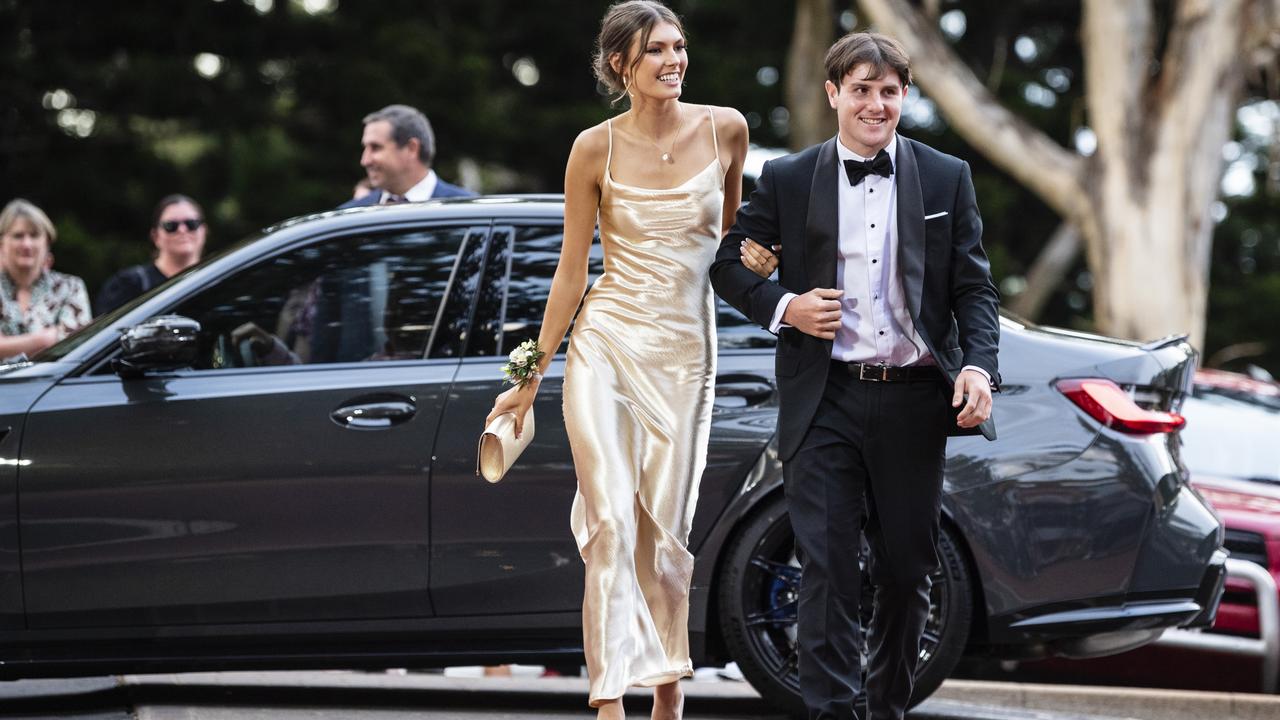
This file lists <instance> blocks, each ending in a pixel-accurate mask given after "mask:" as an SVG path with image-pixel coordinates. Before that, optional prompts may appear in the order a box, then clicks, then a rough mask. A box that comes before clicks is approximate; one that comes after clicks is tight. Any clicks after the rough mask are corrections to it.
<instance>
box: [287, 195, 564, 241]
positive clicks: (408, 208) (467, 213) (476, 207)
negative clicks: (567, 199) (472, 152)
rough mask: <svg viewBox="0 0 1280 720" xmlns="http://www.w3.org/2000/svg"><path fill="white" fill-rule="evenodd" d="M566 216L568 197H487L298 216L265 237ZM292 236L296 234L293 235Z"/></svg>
mask: <svg viewBox="0 0 1280 720" xmlns="http://www.w3.org/2000/svg"><path fill="white" fill-rule="evenodd" d="M563 214H564V196H563V195H557V194H540V195H483V196H480V197H469V198H447V199H439V200H427V201H425V202H416V203H415V202H409V203H398V204H395V205H366V206H363V207H353V208H342V209H335V210H326V211H324V212H318V213H310V214H307V215H298V216H296V217H291V218H289V219H287V220H282V221H280V222H278V223H275V224H274V225H270V226H268V227H266V228H263V230H262V234H263V235H264V236H265V235H275V234H278V233H281V232H284V231H288V230H295V229H304V231H305V232H306V233H307V234H311V233H312V232H314V231H316V230H319V229H321V226H323V229H325V230H329V229H333V230H339V229H345V228H351V227H359V226H361V225H368V224H374V223H377V224H383V223H398V222H401V221H417V220H428V219H429V220H445V221H448V220H454V219H456V220H467V219H470V218H475V217H477V216H483V217H485V218H494V219H501V218H512V219H516V218H531V217H533V218H542V217H546V218H560V217H562V216H563ZM290 234H292V233H290Z"/></svg>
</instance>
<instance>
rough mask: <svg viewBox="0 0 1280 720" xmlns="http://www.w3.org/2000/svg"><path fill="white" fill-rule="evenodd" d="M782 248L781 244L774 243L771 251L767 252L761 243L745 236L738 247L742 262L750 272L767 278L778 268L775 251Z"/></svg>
mask: <svg viewBox="0 0 1280 720" xmlns="http://www.w3.org/2000/svg"><path fill="white" fill-rule="evenodd" d="M781 249H782V246H781V245H774V246H773V252H769V251H768V250H766V249H765V247H764V246H763V245H761V244H760V243H758V242H756V241H755V240H752V239H751V238H747V239H746V240H743V241H742V245H741V247H740V250H741V255H742V264H743V265H746V266H747V269H748V270H750V271H751V272H753V273H755V274H757V275H759V276H760V277H762V278H767V277H769V276H770V275H772V274H773V271H774V270H777V269H778V255H777V252H778V251H779V250H781Z"/></svg>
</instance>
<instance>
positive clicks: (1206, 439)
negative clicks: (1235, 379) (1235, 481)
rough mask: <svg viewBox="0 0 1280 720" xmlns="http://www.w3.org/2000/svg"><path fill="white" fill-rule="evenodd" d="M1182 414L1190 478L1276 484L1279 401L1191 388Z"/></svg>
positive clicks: (1279, 461)
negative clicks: (1276, 439)
mask: <svg viewBox="0 0 1280 720" xmlns="http://www.w3.org/2000/svg"><path fill="white" fill-rule="evenodd" d="M1182 414H1183V415H1184V416H1185V417H1186V418H1187V425H1186V427H1184V428H1183V429H1182V432H1181V435H1182V441H1183V446H1184V450H1183V455H1182V457H1183V460H1184V461H1185V462H1186V464H1187V467H1188V468H1189V469H1190V470H1191V472H1192V473H1193V474H1197V475H1214V476H1217V477H1228V478H1240V479H1246V480H1260V481H1264V482H1271V483H1277V484H1280V444H1277V443H1276V442H1275V438H1276V437H1280V398H1277V397H1273V396H1267V395H1258V394H1255V393H1248V392H1239V391H1233V390H1230V389H1225V388H1216V387H1206V386H1204V385H1196V386H1195V389H1194V391H1193V393H1192V396H1191V397H1189V398H1187V401H1186V403H1185V404H1184V405H1183V408H1182Z"/></svg>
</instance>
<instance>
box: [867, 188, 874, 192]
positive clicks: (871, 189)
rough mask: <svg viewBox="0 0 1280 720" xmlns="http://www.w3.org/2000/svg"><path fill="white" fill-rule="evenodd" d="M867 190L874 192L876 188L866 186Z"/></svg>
mask: <svg viewBox="0 0 1280 720" xmlns="http://www.w3.org/2000/svg"><path fill="white" fill-rule="evenodd" d="M867 190H870V191H871V192H875V191H876V189H875V188H867Z"/></svg>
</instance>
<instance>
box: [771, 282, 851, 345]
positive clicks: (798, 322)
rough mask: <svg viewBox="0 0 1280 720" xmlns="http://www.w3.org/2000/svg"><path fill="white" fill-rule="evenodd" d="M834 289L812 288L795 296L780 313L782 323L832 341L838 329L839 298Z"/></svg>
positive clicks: (839, 294) (806, 333)
mask: <svg viewBox="0 0 1280 720" xmlns="http://www.w3.org/2000/svg"><path fill="white" fill-rule="evenodd" d="M843 295H844V293H842V292H840V291H839V290H836V289H835V288H814V289H812V290H810V291H809V292H807V293H805V294H803V295H797V296H795V297H794V298H792V299H791V302H790V303H788V304H787V309H786V311H785V312H783V313H782V322H784V323H786V324H787V325H790V326H791V327H793V328H795V329H797V330H799V331H800V332H802V333H804V334H805V335H812V336H814V337H816V338H821V339H823V340H834V339H835V337H836V331H837V330H839V329H840V298H841V296H843Z"/></svg>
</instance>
